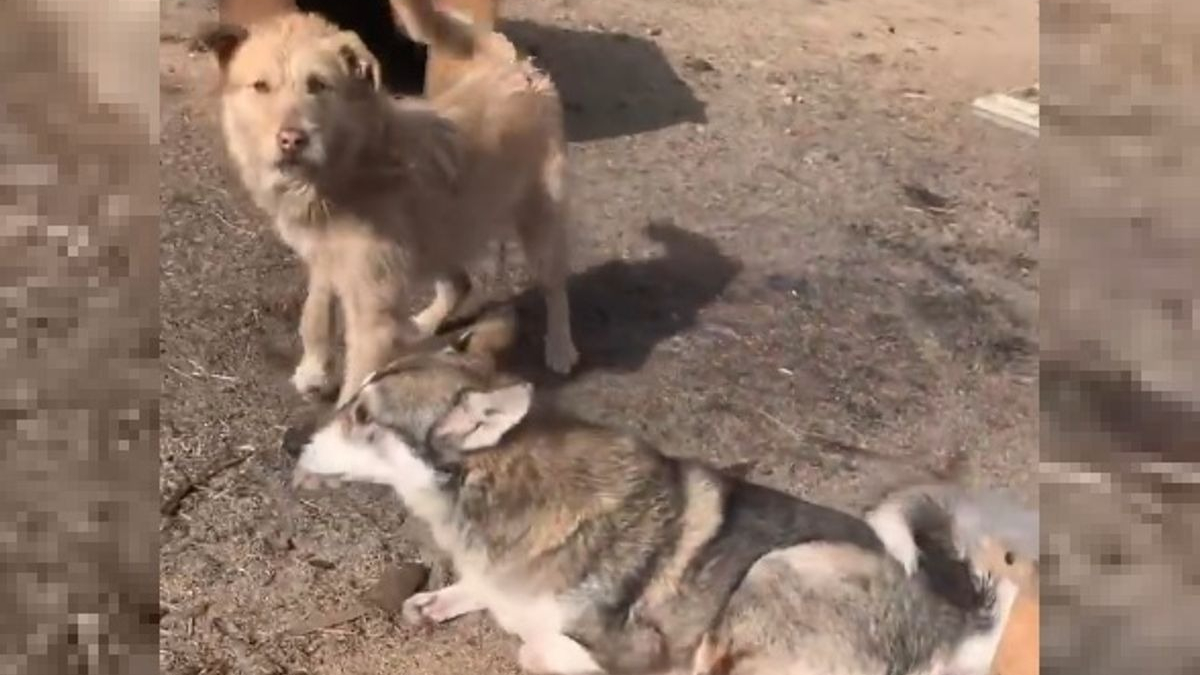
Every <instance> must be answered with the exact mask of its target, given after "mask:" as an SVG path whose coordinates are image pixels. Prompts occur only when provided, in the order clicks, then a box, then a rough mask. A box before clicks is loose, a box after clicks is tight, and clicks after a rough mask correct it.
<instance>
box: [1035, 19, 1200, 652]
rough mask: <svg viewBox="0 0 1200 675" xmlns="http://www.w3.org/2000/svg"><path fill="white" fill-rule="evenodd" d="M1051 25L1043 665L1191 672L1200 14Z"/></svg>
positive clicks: (1044, 143) (1044, 235)
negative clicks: (1196, 122)
mask: <svg viewBox="0 0 1200 675" xmlns="http://www.w3.org/2000/svg"><path fill="white" fill-rule="evenodd" d="M1041 22H1042V41H1041V49H1042V53H1041V60H1042V73H1041V94H1042V100H1041V105H1042V110H1041V125H1042V130H1041V176H1040V179H1041V192H1042V194H1041V220H1042V222H1043V223H1044V225H1045V227H1044V228H1042V229H1041V232H1040V236H1041V248H1042V251H1041V257H1042V260H1041V270H1042V277H1041V282H1042V283H1041V285H1040V288H1041V321H1040V323H1041V329H1042V331H1041V332H1042V335H1041V343H1042V349H1043V353H1042V363H1041V386H1040V406H1041V459H1042V471H1041V475H1042V483H1041V514H1042V521H1043V524H1042V532H1043V549H1042V550H1043V553H1042V565H1043V567H1042V578H1043V588H1042V609H1043V612H1042V616H1043V621H1044V624H1043V626H1042V668H1043V670H1044V671H1045V672H1047V673H1085V672H1086V673H1094V674H1107V673H1133V672H1154V673H1185V672H1195V670H1196V667H1197V664H1200V642H1198V641H1197V640H1196V639H1195V633H1196V631H1195V626H1196V621H1195V617H1196V616H1198V615H1200V612H1198V610H1200V594H1198V592H1197V580H1200V575H1197V571H1198V570H1197V565H1196V562H1195V560H1196V542H1197V537H1196V532H1197V527H1198V526H1200V519H1197V518H1196V516H1197V515H1198V514H1197V513H1196V511H1197V504H1198V503H1200V502H1198V500H1197V496H1200V412H1198V410H1200V334H1198V332H1197V331H1198V330H1200V228H1196V227H1195V226H1194V220H1195V214H1196V213H1200V191H1198V190H1196V186H1197V185H1198V184H1200V162H1198V161H1197V160H1200V127H1197V125H1196V124H1195V120H1197V119H1200V89H1198V88H1197V82H1200V80H1198V79H1197V68H1198V66H1200V60H1197V58H1196V55H1197V54H1200V5H1197V3H1192V2H1185V1H1178V2H1173V1H1170V0H1087V1H1082V0H1046V1H1045V2H1042V3H1041Z"/></svg>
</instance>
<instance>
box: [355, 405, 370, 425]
mask: <svg viewBox="0 0 1200 675" xmlns="http://www.w3.org/2000/svg"><path fill="white" fill-rule="evenodd" d="M353 414H354V423H355V424H357V425H359V426H366V425H367V424H369V423H370V422H371V411H369V410H367V404H366V403H359V404H358V405H355V406H354V411H353Z"/></svg>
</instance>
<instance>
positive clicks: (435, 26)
mask: <svg viewBox="0 0 1200 675" xmlns="http://www.w3.org/2000/svg"><path fill="white" fill-rule="evenodd" d="M391 4H392V12H393V13H394V14H395V15H396V19H397V21H398V22H399V23H400V25H401V26H403V27H404V30H405V31H406V32H407V33H408V37H410V38H411V39H412V40H413V41H414V42H420V43H421V44H425V45H429V46H430V47H431V48H433V49H437V50H444V51H445V52H448V53H450V54H452V55H453V56H455V57H458V58H469V57H470V56H472V55H473V54H474V53H475V51H476V49H478V47H479V40H480V35H481V32H482V31H486V30H489V29H490V27H489V26H479V25H476V23H475V21H474V20H473V19H474V17H468V16H462V15H459V14H455V13H451V12H444V11H441V10H439V9H438V8H437V7H435V6H434V5H433V0H391Z"/></svg>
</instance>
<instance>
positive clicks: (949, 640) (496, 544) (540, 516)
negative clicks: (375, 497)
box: [296, 337, 996, 675]
mask: <svg viewBox="0 0 1200 675" xmlns="http://www.w3.org/2000/svg"><path fill="white" fill-rule="evenodd" d="M492 342H493V343H494V342H495V341H494V340H493V341H492ZM466 343H467V344H468V346H469V344H470V339H469V337H468V339H467V340H466ZM478 352H479V350H474V353H462V352H461V351H459V350H457V349H455V348H453V347H447V348H445V349H442V350H438V351H434V352H429V351H425V352H414V353H410V354H408V355H406V356H404V357H402V358H400V359H398V360H397V361H395V362H394V363H392V364H390V365H389V366H387V367H386V368H383V369H381V370H379V371H378V372H376V373H374V374H373V375H371V377H369V378H368V380H367V381H366V383H365V384H364V385H363V386H362V387H361V388H360V389H358V390H357V391H356V392H354V393H353V395H352V396H351V397H350V398H349V399H348V400H347V402H346V404H345V405H344V406H343V407H342V408H341V409H340V410H339V411H338V412H337V413H336V414H335V416H334V418H333V419H332V420H331V421H330V422H329V423H328V424H327V425H326V426H325V427H324V428H322V429H321V430H319V431H318V432H317V433H316V434H315V435H314V436H313V438H312V440H311V441H310V442H309V443H308V444H307V446H306V447H305V449H304V450H303V452H302V453H301V455H300V458H299V460H298V465H297V469H296V475H297V480H298V481H301V482H304V481H307V480H309V479H310V478H312V477H314V476H337V477H342V478H347V479H350V480H358V481H369V482H375V483H382V484H387V485H391V486H392V487H393V488H395V490H396V491H397V492H398V493H399V495H400V497H401V498H402V499H403V501H404V503H405V504H406V505H407V506H408V508H409V509H410V510H411V512H412V513H413V514H414V515H416V516H417V517H419V518H421V519H423V520H424V521H425V522H427V523H428V524H429V526H430V527H431V529H432V532H433V535H434V539H435V541H436V542H437V544H438V545H439V546H440V547H441V548H442V549H444V550H445V551H446V552H447V553H448V554H449V555H450V556H451V558H452V559H453V561H454V564H455V567H456V569H457V572H458V575H459V581H458V582H457V583H455V584H454V585H452V586H449V587H447V588H443V589H441V590H438V591H434V592H429V593H421V594H418V595H416V596H414V597H413V598H412V599H411V600H409V602H408V604H407V605H406V608H405V613H406V615H408V617H409V618H411V619H414V620H426V621H432V622H442V621H447V620H449V619H452V618H454V617H457V616H460V615H462V614H465V613H468V612H473V611H477V610H483V609H486V610H488V611H489V612H490V613H491V614H492V616H493V617H494V618H495V620H496V621H497V622H498V623H499V625H500V626H501V627H503V628H504V629H505V630H506V631H508V632H510V633H513V634H515V635H517V636H519V637H520V639H521V641H522V646H521V648H520V651H519V654H518V659H519V661H520V663H521V665H522V666H523V667H524V668H525V669H526V670H528V671H531V672H541V673H590V672H608V673H614V674H616V673H629V674H641V673H679V674H685V675H885V674H892V673H895V674H904V673H914V674H915V673H928V674H933V673H955V674H957V675H975V674H978V675H983V673H985V672H986V669H987V664H988V662H990V655H988V654H984V655H980V654H978V653H977V650H975V651H973V650H971V649H967V650H965V651H964V649H963V647H964V645H970V644H971V641H972V640H975V639H977V638H978V637H979V636H986V635H989V634H990V633H991V632H994V630H995V628H996V617H995V614H994V607H995V603H994V598H993V590H994V588H993V585H992V583H991V582H990V580H988V579H987V578H986V577H980V576H978V575H975V574H972V573H971V570H970V566H969V565H968V564H966V562H964V561H963V559H962V558H961V557H960V556H958V555H956V554H955V553H954V549H953V546H951V545H944V546H939V545H936V543H937V542H938V541H941V540H942V539H945V538H949V537H951V536H952V533H953V528H954V527H955V524H954V522H953V517H952V514H951V513H949V512H947V511H945V510H941V509H937V508H927V509H924V510H921V511H920V512H917V511H912V512H911V514H912V517H911V518H909V517H907V514H909V513H910V512H909V511H907V510H906V511H904V513H905V514H906V518H905V519H904V520H903V521H901V522H903V523H904V524H905V525H906V526H907V528H908V529H907V531H908V532H910V533H911V534H912V535H913V536H914V537H915V539H916V540H917V541H918V548H919V549H921V550H923V551H926V553H925V554H924V555H923V557H922V558H921V561H920V564H918V565H916V566H915V569H916V572H917V573H916V576H912V575H910V574H909V573H908V572H907V571H906V570H905V567H904V566H903V565H901V564H900V563H899V562H898V561H897V560H896V559H895V558H893V557H892V556H890V555H889V554H888V553H887V552H886V550H885V549H884V546H883V544H882V542H881V541H880V539H879V538H878V537H877V535H876V533H875V532H874V530H873V529H872V528H871V526H870V525H868V524H867V522H866V521H865V520H862V519H860V518H858V517H856V516H852V515H849V514H846V513H842V512H840V511H836V510H833V509H829V508H826V507H822V506H818V505H816V504H812V503H809V502H806V501H804V500H801V499H799V498H796V497H793V496H789V495H786V494H783V493H780V492H776V491H774V490H770V489H768V488H765V487H761V486H758V485H754V484H751V483H747V482H743V481H740V480H736V479H733V478H731V477H729V476H727V475H724V474H722V473H721V472H719V471H717V470H715V469H713V468H711V467H708V466H705V465H703V464H700V463H696V462H690V461H684V460H679V459H674V458H671V457H667V456H665V455H663V454H661V453H660V452H658V451H657V450H655V449H654V448H653V447H651V446H649V445H647V444H646V443H645V442H643V441H641V440H639V439H637V438H634V437H632V436H630V435H628V434H625V433H622V432H620V431H615V430H612V429H609V428H605V427H602V426H599V425H596V424H592V423H588V422H584V421H580V420H578V419H576V418H573V417H571V416H570V415H566V414H564V413H561V412H559V411H556V410H554V409H553V408H552V407H550V406H545V405H538V404H535V401H534V399H533V396H532V393H533V392H532V391H531V387H530V385H528V384H527V383H524V382H521V381H518V380H515V379H512V378H510V377H507V376H505V375H503V374H499V373H497V372H496V371H495V370H494V369H493V368H492V366H491V364H490V362H489V361H488V360H486V359H481V358H480V355H479V353H478ZM943 578H945V579H946V580H948V581H946V582H943ZM959 581H962V582H963V583H964V584H965V585H964V586H962V587H961V588H958V587H956V586H955V583H956V582H959Z"/></svg>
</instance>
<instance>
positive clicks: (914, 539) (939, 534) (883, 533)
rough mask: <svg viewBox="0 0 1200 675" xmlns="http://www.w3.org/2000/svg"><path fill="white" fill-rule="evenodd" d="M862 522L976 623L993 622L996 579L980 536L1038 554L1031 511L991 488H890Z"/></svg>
mask: <svg viewBox="0 0 1200 675" xmlns="http://www.w3.org/2000/svg"><path fill="white" fill-rule="evenodd" d="M867 522H868V523H870V525H871V527H872V528H873V529H874V530H875V533H876V535H878V536H879V538H880V540H882V541H883V545H884V547H885V548H886V549H887V550H888V552H889V553H890V554H891V555H892V556H893V557H894V558H896V560H898V561H899V562H900V564H901V565H902V566H903V567H904V569H905V571H906V572H907V573H908V574H909V575H910V576H913V577H914V578H916V579H917V580H918V581H919V583H921V584H923V585H924V586H926V587H927V588H928V589H929V590H930V591H931V592H932V593H934V594H935V595H937V596H938V597H940V598H941V599H943V600H945V601H946V602H948V603H949V604H950V605H952V606H954V607H955V608H957V609H958V610H959V611H961V612H963V614H964V616H965V617H966V618H967V619H968V621H970V622H971V623H974V624H976V625H977V626H979V627H980V628H984V627H986V626H990V625H992V624H994V623H995V622H996V620H997V619H998V618H999V617H1000V614H1001V613H1003V612H1004V611H1005V608H1003V607H997V606H996V597H995V596H996V590H997V580H996V579H994V578H993V576H992V575H991V573H990V572H989V570H988V569H987V568H986V566H985V565H984V564H982V563H981V556H982V555H983V545H984V542H985V541H1001V542H1004V545H1005V546H1007V547H1009V548H1010V549H1011V550H1013V551H1015V552H1016V553H1017V554H1018V555H1021V556H1023V557H1025V558H1027V559H1036V558H1037V545H1038V544H1037V541H1038V531H1037V528H1038V521H1037V514H1036V513H1034V512H1032V511H1029V510H1027V509H1024V508H1022V507H1020V506H1019V505H1018V504H1017V503H1016V502H1015V501H1014V500H1012V499H1009V498H1008V497H1006V496H1005V495H1002V494H1000V493H997V492H983V491H980V492H969V491H967V490H964V489H961V488H958V487H955V486H950V485H928V486H921V487H914V488H907V489H904V490H900V491H897V492H895V493H893V494H892V495H890V496H888V497H887V498H885V499H884V500H883V501H882V502H881V503H880V504H879V505H878V506H876V507H875V508H874V509H871V510H870V511H869V512H868V513H867Z"/></svg>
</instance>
